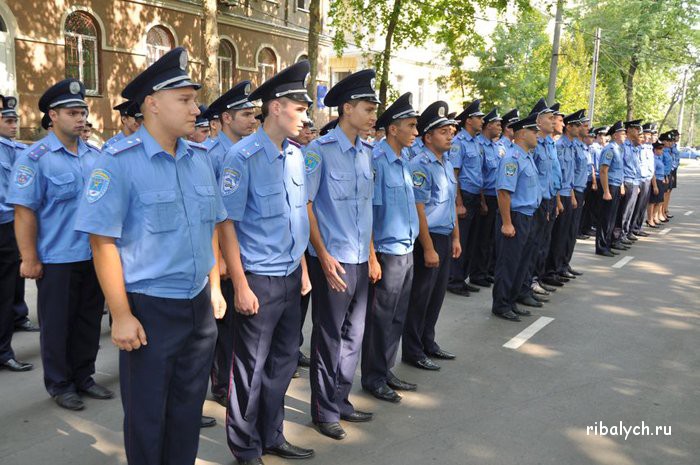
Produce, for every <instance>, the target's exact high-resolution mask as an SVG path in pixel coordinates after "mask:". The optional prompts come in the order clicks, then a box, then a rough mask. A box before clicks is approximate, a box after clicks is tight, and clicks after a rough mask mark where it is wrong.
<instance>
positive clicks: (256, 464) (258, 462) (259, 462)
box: [236, 457, 265, 465]
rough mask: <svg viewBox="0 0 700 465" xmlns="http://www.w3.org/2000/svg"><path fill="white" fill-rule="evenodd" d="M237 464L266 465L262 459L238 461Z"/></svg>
mask: <svg viewBox="0 0 700 465" xmlns="http://www.w3.org/2000/svg"><path fill="white" fill-rule="evenodd" d="M236 463H237V464H238V465H265V464H264V463H263V461H262V459H261V458H260V457H258V458H256V459H250V460H238V461H236Z"/></svg>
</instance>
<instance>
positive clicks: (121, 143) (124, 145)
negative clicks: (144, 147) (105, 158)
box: [104, 136, 143, 155]
mask: <svg viewBox="0 0 700 465" xmlns="http://www.w3.org/2000/svg"><path fill="white" fill-rule="evenodd" d="M141 144H143V141H142V140H141V138H140V137H131V136H130V137H125V138H123V139H120V140H118V141H117V142H115V143H114V144H112V145H110V146H109V147H107V148H106V149H105V151H104V152H105V153H109V154H111V155H117V154H119V153H122V152H124V151H125V150H127V149H130V148H132V147H136V146H139V145H141Z"/></svg>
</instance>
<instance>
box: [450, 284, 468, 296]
mask: <svg viewBox="0 0 700 465" xmlns="http://www.w3.org/2000/svg"><path fill="white" fill-rule="evenodd" d="M447 292H451V293H452V294H456V295H461V296H462V297H469V290H468V289H467V288H466V287H457V286H455V287H448V288H447Z"/></svg>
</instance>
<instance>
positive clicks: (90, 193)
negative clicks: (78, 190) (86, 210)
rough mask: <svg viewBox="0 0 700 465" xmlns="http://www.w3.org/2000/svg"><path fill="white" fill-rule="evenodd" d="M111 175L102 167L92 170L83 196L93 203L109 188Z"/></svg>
mask: <svg viewBox="0 0 700 465" xmlns="http://www.w3.org/2000/svg"><path fill="white" fill-rule="evenodd" d="M110 179H111V176H110V174H109V172H108V171H106V170H103V169H96V170H93V172H92V174H91V175H90V181H89V182H88V188H87V190H86V191H85V198H86V199H87V201H88V203H95V202H97V201H98V200H100V199H101V198H102V197H103V196H104V195H105V194H106V193H107V189H108V188H109V182H110Z"/></svg>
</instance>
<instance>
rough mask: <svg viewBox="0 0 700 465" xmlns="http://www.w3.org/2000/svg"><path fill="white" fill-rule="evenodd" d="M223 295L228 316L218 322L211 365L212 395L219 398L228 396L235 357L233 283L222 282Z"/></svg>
mask: <svg viewBox="0 0 700 465" xmlns="http://www.w3.org/2000/svg"><path fill="white" fill-rule="evenodd" d="M221 294H223V296H224V300H226V309H227V310H226V314H225V315H224V317H223V318H221V319H219V320H216V345H215V346H214V362H213V363H212V365H211V393H212V394H214V395H215V396H217V397H219V398H224V399H225V398H226V397H227V396H228V385H229V379H230V376H231V358H232V357H233V318H234V314H235V313H236V308H235V300H234V295H233V281H231V279H222V280H221Z"/></svg>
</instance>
